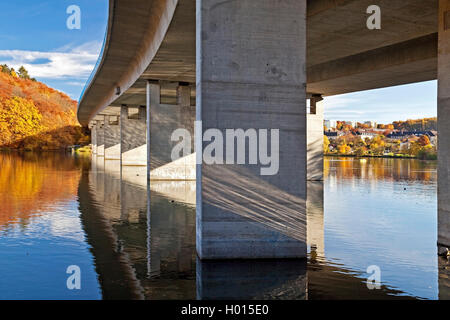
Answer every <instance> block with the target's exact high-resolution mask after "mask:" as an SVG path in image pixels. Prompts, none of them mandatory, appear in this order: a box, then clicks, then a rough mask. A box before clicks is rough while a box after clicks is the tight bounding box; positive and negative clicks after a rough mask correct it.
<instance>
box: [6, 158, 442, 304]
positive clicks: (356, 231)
mask: <svg viewBox="0 0 450 320" xmlns="http://www.w3.org/2000/svg"><path fill="white" fill-rule="evenodd" d="M0 168H1V172H0V201H1V207H0V299H117V298H123V299H127V298H130V299H197V298H198V299H222V298H228V299H230V298H232V299H405V298H406V299H417V298H418V299H439V298H440V299H449V298H450V281H449V280H448V279H449V271H448V270H449V267H450V265H449V264H448V262H447V260H444V259H442V258H438V257H437V249H436V238H437V212H436V210H437V203H436V162H432V161H430V162H427V161H419V160H405V159H366V160H359V159H352V158H326V160H325V181H324V183H309V184H308V201H307V207H308V247H309V253H308V259H303V260H287V261H286V260H281V261H279V260H278V261H271V260H268V261H251V262H247V261H239V262H236V261H229V262H201V261H199V260H198V259H197V257H196V253H195V183H194V182H157V183H156V182H155V183H152V185H151V188H150V190H147V188H146V185H145V178H146V173H145V171H144V170H142V168H126V169H124V170H123V171H122V172H121V171H120V166H119V164H118V162H117V161H106V162H105V161H104V160H103V158H94V159H92V160H91V158H89V157H78V158H77V157H72V156H70V155H64V154H53V153H48V154H39V155H38V154H33V153H25V154H16V153H12V154H0ZM148 195H150V197H148ZM148 198H150V199H151V201H147V199H148ZM71 265H76V266H79V267H80V269H81V275H82V276H81V279H82V281H81V290H69V289H68V288H67V285H66V281H67V278H68V277H69V276H70V275H69V274H67V273H66V270H67V267H68V266H71ZM372 265H375V266H378V267H379V268H380V270H381V280H382V286H381V289H379V290H369V289H368V288H367V286H366V279H367V277H368V276H369V275H368V274H367V273H366V271H367V268H368V267H369V266H372Z"/></svg>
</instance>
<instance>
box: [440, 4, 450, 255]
mask: <svg viewBox="0 0 450 320" xmlns="http://www.w3.org/2000/svg"><path fill="white" fill-rule="evenodd" d="M438 128H439V141H438V154H439V157H438V211H439V213H438V244H439V245H440V246H442V247H450V138H449V137H450V0H439V48H438Z"/></svg>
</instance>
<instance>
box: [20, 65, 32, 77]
mask: <svg viewBox="0 0 450 320" xmlns="http://www.w3.org/2000/svg"><path fill="white" fill-rule="evenodd" d="M18 75H19V77H20V78H22V79H30V75H29V74H28V71H27V69H25V67H24V66H21V67H20V68H19V72H18Z"/></svg>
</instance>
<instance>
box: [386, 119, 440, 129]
mask: <svg viewBox="0 0 450 320" xmlns="http://www.w3.org/2000/svg"><path fill="white" fill-rule="evenodd" d="M392 124H393V125H394V129H396V130H403V131H425V130H437V118H424V119H416V120H406V121H394V122H393V123H392Z"/></svg>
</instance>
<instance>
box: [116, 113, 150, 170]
mask: <svg viewBox="0 0 450 320" xmlns="http://www.w3.org/2000/svg"><path fill="white" fill-rule="evenodd" d="M131 109H132V110H129V107H128V106H122V108H121V110H120V149H121V155H122V166H146V165H147V134H146V120H145V119H146V112H145V107H134V108H131ZM131 111H134V113H133V112H131Z"/></svg>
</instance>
